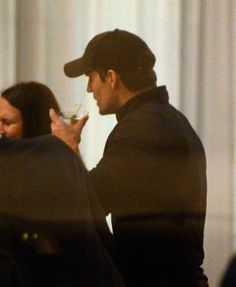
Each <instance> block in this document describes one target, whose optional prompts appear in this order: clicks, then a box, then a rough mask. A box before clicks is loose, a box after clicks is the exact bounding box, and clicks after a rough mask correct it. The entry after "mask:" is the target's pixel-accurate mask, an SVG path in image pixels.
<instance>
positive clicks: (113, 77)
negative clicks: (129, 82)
mask: <svg viewBox="0 0 236 287" xmlns="http://www.w3.org/2000/svg"><path fill="white" fill-rule="evenodd" d="M107 79H108V81H109V83H110V85H111V88H112V89H113V90H114V89H116V88H117V87H118V85H119V79H120V78H119V75H118V74H117V72H116V71H114V70H112V69H110V70H108V71H107Z"/></svg>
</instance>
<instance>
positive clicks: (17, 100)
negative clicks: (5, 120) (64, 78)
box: [1, 82, 60, 138]
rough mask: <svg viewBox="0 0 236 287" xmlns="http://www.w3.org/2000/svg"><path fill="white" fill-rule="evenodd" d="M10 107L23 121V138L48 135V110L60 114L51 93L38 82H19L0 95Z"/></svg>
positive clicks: (49, 121) (49, 130) (49, 123)
mask: <svg viewBox="0 0 236 287" xmlns="http://www.w3.org/2000/svg"><path fill="white" fill-rule="evenodd" d="M1 97H3V98H4V99H6V100H7V101H8V102H9V103H10V104H11V105H12V106H14V107H15V108H17V109H18V110H20V112H21V116H22V120H23V137H24V138H31V137H36V136H41V135H45V134H49V133H50V132H51V128H50V125H51V120H50V117H49V109H50V108H53V109H54V110H55V111H56V112H58V113H59V112H60V108H59V105H58V103H57V100H56V98H55V96H54V94H53V93H52V91H51V90H50V89H49V88H48V87H47V86H45V85H44V84H41V83H38V82H21V83H18V84H16V85H14V86H12V87H9V88H7V89H6V90H4V91H3V92H2V93H1Z"/></svg>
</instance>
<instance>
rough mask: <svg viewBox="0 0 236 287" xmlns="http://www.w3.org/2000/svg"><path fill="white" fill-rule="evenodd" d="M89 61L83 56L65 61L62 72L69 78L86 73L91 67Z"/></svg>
mask: <svg viewBox="0 0 236 287" xmlns="http://www.w3.org/2000/svg"><path fill="white" fill-rule="evenodd" d="M90 66H91V65H90V63H89V62H88V61H86V59H85V58H84V57H81V58H79V59H76V60H74V61H71V62H69V63H66V64H65V66H64V72H65V74H66V76H68V77H70V78H75V77H79V76H81V75H83V74H85V73H87V72H88V71H89V70H90V69H91V67H90Z"/></svg>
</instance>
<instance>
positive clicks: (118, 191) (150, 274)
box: [89, 86, 208, 287]
mask: <svg viewBox="0 0 236 287" xmlns="http://www.w3.org/2000/svg"><path fill="white" fill-rule="evenodd" d="M116 116H117V120H118V123H117V125H116V126H115V128H114V129H113V131H112V132H111V134H110V136H109V137H108V140H107V142H106V146H105V150H104V155H103V158H102V159H101V161H100V162H99V163H98V165H97V167H96V168H94V169H93V170H91V171H90V173H89V177H90V181H91V182H92V185H93V187H94V189H95V191H96V193H97V194H98V197H99V199H100V201H101V203H102V205H103V207H104V209H105V211H106V213H109V212H111V213H112V219H113V231H114V238H115V241H116V243H117V256H116V262H117V264H118V266H119V269H120V271H121V274H122V275H123V276H124V279H125V280H126V283H127V286H132V287H133V286H135V287H138V286H159V287H164V286H167V287H174V286H181V287H195V286H198V287H200V286H201V287H203V286H204V287H205V286H208V284H207V279H206V276H205V275H204V274H203V271H202V269H201V268H200V266H201V264H202V262H203V258H204V251H203V231H204V222H205V211H206V160H205V153H204V149H203V146H202V143H201V141H200V139H199V137H198V136H197V134H196V133H195V132H194V130H193V128H192V127H191V125H190V124H189V122H188V120H187V119H186V118H185V117H184V115H182V114H181V113H180V112H179V111H177V110H176V109H175V108H174V107H173V106H171V105H170V104H169V102H168V93H167V91H166V88H165V87H164V86H163V87H156V88H154V89H152V90H148V91H146V92H144V93H142V94H140V95H138V96H136V97H134V98H132V99H131V100H129V101H128V102H127V103H126V104H125V105H124V106H123V107H122V108H121V109H120V110H118V112H117V115H116Z"/></svg>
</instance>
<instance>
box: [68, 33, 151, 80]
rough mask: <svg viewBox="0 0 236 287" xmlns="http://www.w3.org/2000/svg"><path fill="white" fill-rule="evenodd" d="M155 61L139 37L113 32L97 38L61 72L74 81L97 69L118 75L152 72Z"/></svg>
mask: <svg viewBox="0 0 236 287" xmlns="http://www.w3.org/2000/svg"><path fill="white" fill-rule="evenodd" d="M155 61H156V59H155V56H154V54H153V53H152V51H151V50H150V48H149V47H148V45H147V44H146V43H145V42H144V41H143V40H142V39H141V38H140V37H138V36H137V35H135V34H133V33H130V32H128V31H124V30H119V29H115V30H114V31H107V32H104V33H101V34H98V35H96V36H95V37H94V38H93V39H92V40H91V41H90V42H89V43H88V45H87V47H86V49H85V52H84V54H83V56H82V57H81V58H78V59H76V60H73V61H71V62H69V63H67V64H65V66H64V72H65V74H66V75H67V76H68V77H71V78H74V77H79V76H81V75H83V74H86V73H88V72H90V71H92V70H96V68H103V69H105V70H106V69H114V70H115V71H117V72H133V71H135V70H144V71H145V70H150V69H152V68H153V67H154V64H155Z"/></svg>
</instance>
